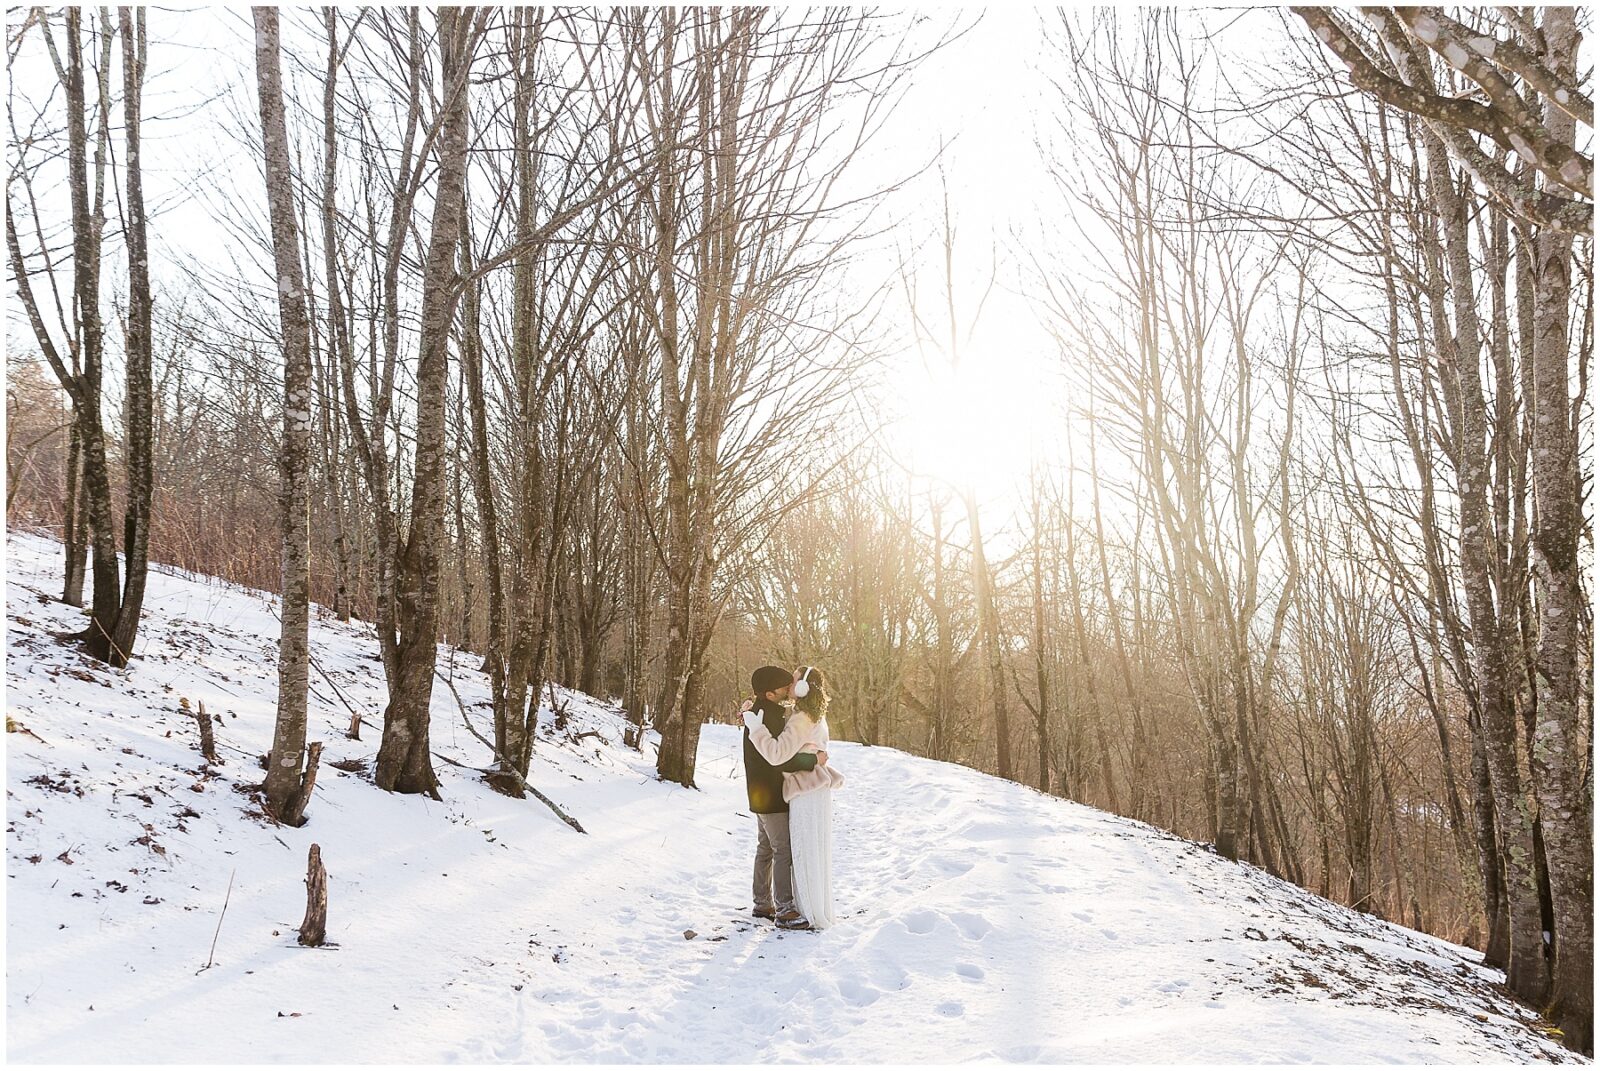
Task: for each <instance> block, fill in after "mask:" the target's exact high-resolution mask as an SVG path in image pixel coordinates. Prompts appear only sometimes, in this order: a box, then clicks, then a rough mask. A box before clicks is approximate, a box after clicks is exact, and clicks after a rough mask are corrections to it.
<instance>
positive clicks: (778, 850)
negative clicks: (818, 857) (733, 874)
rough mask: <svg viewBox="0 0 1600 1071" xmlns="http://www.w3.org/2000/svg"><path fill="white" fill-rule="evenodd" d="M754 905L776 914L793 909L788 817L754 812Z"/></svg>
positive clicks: (792, 878) (791, 859)
mask: <svg viewBox="0 0 1600 1071" xmlns="http://www.w3.org/2000/svg"><path fill="white" fill-rule="evenodd" d="M756 831H757V832H756V874H755V890H754V896H755V906H756V908H757V909H758V910H766V909H768V908H772V909H775V910H776V911H777V912H778V914H780V915H781V914H783V913H784V912H785V911H793V910H794V874H793V866H794V858H793V856H792V855H791V854H790V852H789V816H788V814H787V813H784V814H758V815H756Z"/></svg>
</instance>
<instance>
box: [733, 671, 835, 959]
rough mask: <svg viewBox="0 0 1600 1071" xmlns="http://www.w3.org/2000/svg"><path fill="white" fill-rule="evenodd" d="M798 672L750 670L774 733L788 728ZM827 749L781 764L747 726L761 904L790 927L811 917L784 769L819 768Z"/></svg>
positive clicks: (761, 913) (803, 925)
mask: <svg viewBox="0 0 1600 1071" xmlns="http://www.w3.org/2000/svg"><path fill="white" fill-rule="evenodd" d="M793 685H794V674H792V673H790V672H789V671H788V670H786V669H781V668H779V667H777V666H762V667H761V668H760V669H758V670H756V671H755V672H754V673H752V674H751V675H750V690H751V691H753V692H754V693H755V695H756V699H755V707H754V711H753V713H755V714H759V715H760V717H761V721H762V724H764V725H765V726H766V727H767V731H768V732H770V733H772V735H773V736H774V737H780V736H782V734H783V728H784V721H785V714H784V709H783V704H784V703H786V702H788V701H789V699H790V696H791V694H792V693H791V689H792V687H793ZM827 760H828V756H827V753H826V752H819V753H817V754H812V753H810V752H796V753H795V754H794V755H792V756H791V757H789V758H788V759H787V760H786V761H784V762H783V763H782V764H781V765H779V766H774V765H772V764H771V763H770V762H768V761H767V760H766V759H764V758H762V757H761V753H760V752H759V751H757V750H756V748H755V745H754V744H752V743H751V742H750V730H749V729H746V730H745V731H744V784H745V790H746V792H748V794H749V796H750V810H751V811H752V812H753V813H754V814H755V816H756V870H755V889H754V894H755V907H754V909H753V910H752V911H751V914H753V915H754V916H755V917H756V918H758V919H773V920H774V921H776V922H777V924H778V925H779V926H781V927H783V928H784V929H786V930H804V929H809V928H810V925H811V924H810V923H808V922H807V921H806V919H805V916H804V915H802V914H800V912H799V911H798V910H797V909H796V908H795V905H794V877H793V874H792V872H791V869H790V868H791V866H792V865H793V864H792V860H791V855H790V852H789V805H788V804H787V803H785V802H784V799H783V775H784V774H785V773H799V772H800V771H802V770H811V769H815V768H816V766H817V765H818V764H819V763H826V762H827Z"/></svg>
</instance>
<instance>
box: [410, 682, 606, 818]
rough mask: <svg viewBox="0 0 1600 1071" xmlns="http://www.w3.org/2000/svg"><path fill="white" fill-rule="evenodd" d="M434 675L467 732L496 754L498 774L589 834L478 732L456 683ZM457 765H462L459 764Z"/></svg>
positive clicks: (559, 816) (557, 815) (558, 816)
mask: <svg viewBox="0 0 1600 1071" xmlns="http://www.w3.org/2000/svg"><path fill="white" fill-rule="evenodd" d="M433 673H434V676H436V677H438V678H439V679H440V680H442V681H444V686H445V687H446V688H448V689H450V694H451V696H453V697H454V698H455V701H456V706H457V707H458V708H459V709H460V711H461V722H462V724H464V725H465V726H466V727H467V732H469V733H471V734H472V735H473V736H475V737H477V738H478V742H479V743H481V744H483V745H484V746H485V747H487V748H488V749H489V750H490V751H492V752H493V753H494V757H495V759H496V760H497V761H498V762H499V763H500V769H498V770H496V771H495V772H496V773H497V774H510V775H511V776H512V777H513V778H515V779H516V782H517V784H518V785H519V786H521V788H522V790H523V791H524V792H529V793H532V794H533V797H534V798H535V799H537V800H538V801H539V802H540V803H542V804H544V805H545V806H546V807H548V808H550V809H551V810H552V811H554V812H555V815H556V817H557V818H559V819H561V820H562V821H563V822H565V823H566V824H567V825H569V826H571V827H572V828H573V829H575V830H577V831H578V832H579V833H587V832H589V831H588V830H587V829H584V828H583V827H582V826H581V825H579V824H578V820H577V819H576V818H574V817H572V816H571V815H570V814H568V813H567V812H566V811H563V810H562V809H561V807H560V805H559V804H557V803H556V801H555V800H553V799H551V798H550V797H549V796H546V795H545V794H544V793H543V792H540V791H539V790H538V789H536V788H534V787H533V786H532V785H530V784H528V779H527V778H525V777H523V776H522V774H520V773H518V772H517V768H516V767H515V766H513V765H512V764H511V763H509V762H507V761H506V757H505V756H504V755H502V754H500V749H499V748H497V747H495V746H494V744H493V743H492V742H490V741H489V739H488V738H486V737H485V736H484V735H483V734H482V733H480V732H478V727H477V726H476V725H473V724H472V719H471V718H470V717H469V716H468V715H467V704H466V703H464V702H462V701H461V693H460V692H458V691H456V686H455V682H454V681H452V680H451V679H450V678H449V677H446V676H445V675H444V674H443V673H440V672H439V670H438V669H437V668H435V669H434V671H433ZM457 765H460V764H459V763H457Z"/></svg>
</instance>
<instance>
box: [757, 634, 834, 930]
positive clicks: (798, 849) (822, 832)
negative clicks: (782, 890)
mask: <svg viewBox="0 0 1600 1071" xmlns="http://www.w3.org/2000/svg"><path fill="white" fill-rule="evenodd" d="M752 721H753V722H754V724H753V725H751V724H750V723H751V722H752ZM746 725H748V726H749V727H750V742H751V744H753V745H754V746H755V748H756V750H757V751H759V752H760V753H761V756H762V757H763V758H765V759H766V760H767V761H768V762H772V763H773V764H774V765H777V764H778V762H779V761H782V760H785V759H787V758H788V757H789V756H792V755H793V754H794V753H795V752H796V751H813V752H819V751H826V750H827V747H828V692H827V686H826V685H825V683H824V682H823V678H822V671H821V670H820V669H817V668H816V667H815V666H801V667H800V670H799V672H798V673H796V674H795V678H794V713H793V714H791V715H790V716H789V721H788V723H787V724H786V725H785V726H784V727H783V734H782V737H781V738H779V739H774V738H773V735H772V734H771V733H770V732H768V731H767V728H766V726H765V725H763V724H761V721H760V719H759V718H753V719H746ZM843 784H844V776H843V775H842V774H840V773H839V771H838V770H836V769H834V767H833V766H832V765H831V764H827V763H819V764H818V765H817V767H816V768H815V769H811V770H804V771H801V772H799V773H786V774H784V775H783V799H784V802H786V803H788V804H789V846H790V850H791V852H792V853H793V857H794V899H795V906H796V907H798V908H799V909H800V913H801V914H802V915H804V916H805V917H806V919H807V920H808V921H810V923H811V926H812V928H813V929H818V930H822V929H827V928H828V927H829V926H832V925H833V924H834V923H835V922H836V921H838V920H837V919H836V918H835V917H834V913H833V790H834V789H836V788H838V787H839V786H841V785H843Z"/></svg>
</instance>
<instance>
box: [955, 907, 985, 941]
mask: <svg viewBox="0 0 1600 1071" xmlns="http://www.w3.org/2000/svg"><path fill="white" fill-rule="evenodd" d="M950 921H951V922H953V923H955V924H956V929H958V930H960V931H961V936H963V937H965V938H966V939H967V940H969V941H981V940H983V939H984V937H986V936H987V935H988V933H989V931H990V930H992V929H994V927H993V926H991V925H989V920H988V919H986V918H984V917H983V916H982V915H974V914H972V913H970V912H966V911H957V912H953V913H952V914H951V915H950Z"/></svg>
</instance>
